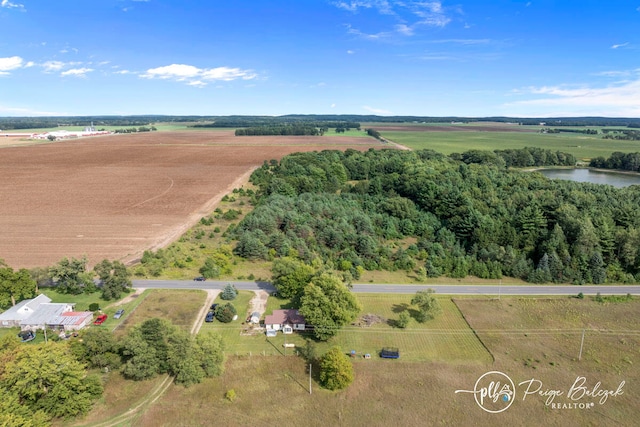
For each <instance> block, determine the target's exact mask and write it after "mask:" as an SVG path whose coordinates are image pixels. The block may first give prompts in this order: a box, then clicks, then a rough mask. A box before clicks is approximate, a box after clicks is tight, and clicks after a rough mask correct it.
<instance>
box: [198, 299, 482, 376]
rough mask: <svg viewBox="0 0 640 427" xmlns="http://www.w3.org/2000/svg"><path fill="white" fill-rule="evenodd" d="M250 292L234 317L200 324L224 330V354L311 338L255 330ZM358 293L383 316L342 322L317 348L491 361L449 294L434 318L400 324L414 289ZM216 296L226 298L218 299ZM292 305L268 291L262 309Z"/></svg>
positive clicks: (276, 349)
mask: <svg viewBox="0 0 640 427" xmlns="http://www.w3.org/2000/svg"><path fill="white" fill-rule="evenodd" d="M252 296H253V293H252V292H246V291H244V292H243V291H241V292H240V294H239V296H238V298H237V299H236V300H234V301H233V304H234V306H235V307H236V309H237V310H238V316H239V317H238V320H237V321H235V322H231V323H227V324H223V323H220V322H218V321H217V320H216V321H214V322H212V323H205V324H204V325H203V327H202V329H201V330H214V331H216V332H219V333H220V334H222V335H223V336H224V338H225V343H226V346H227V354H229V355H249V354H252V355H280V354H284V353H285V349H284V347H283V344H284V343H285V340H286V342H287V343H293V344H295V345H296V346H298V347H304V346H305V344H306V340H313V338H312V336H311V334H310V333H294V334H291V335H287V336H285V335H283V334H278V336H277V337H275V338H267V337H266V336H265V334H264V331H262V330H259V331H255V332H253V330H252V328H251V327H250V326H249V325H244V324H242V322H243V320H244V319H245V318H246V314H248V313H249V301H250V299H251V297H252ZM357 297H358V300H359V301H360V303H361V304H362V306H363V311H362V313H361V314H362V315H364V314H374V315H377V316H380V318H381V319H382V322H381V323H376V324H374V325H372V326H370V327H360V326H346V327H344V328H343V329H342V330H340V332H338V334H337V335H336V336H334V337H333V338H331V339H330V340H329V341H327V342H317V343H316V347H317V350H318V352H319V353H324V352H325V351H326V350H328V349H329V348H330V347H332V346H334V345H337V346H340V347H341V348H343V349H344V350H345V351H351V350H355V351H356V353H357V354H358V355H359V356H360V357H362V355H364V354H366V353H369V354H371V355H372V357H376V358H377V355H378V353H379V352H380V350H381V349H382V347H398V348H399V349H400V351H401V357H402V359H403V360H408V361H448V362H451V363H461V362H478V363H490V362H491V356H490V355H489V353H487V351H486V350H485V349H484V347H483V346H482V344H481V343H480V341H478V339H477V338H476V336H475V335H474V334H473V331H472V330H471V329H470V328H469V327H468V325H467V324H466V322H465V320H464V318H463V317H462V315H461V314H460V311H459V310H458V309H457V307H456V306H455V304H453V302H452V301H451V300H450V299H449V298H444V297H443V298H440V304H441V306H442V309H443V310H442V314H441V315H440V316H438V317H437V318H436V319H434V320H431V321H428V322H426V323H418V322H416V321H415V320H412V321H411V323H410V324H409V326H408V327H407V328H406V329H398V328H395V327H394V326H393V325H394V321H395V320H397V318H398V315H399V313H400V312H402V311H404V310H409V311H410V312H411V309H410V308H409V305H410V301H411V297H412V295H383V294H358V296H357ZM216 302H218V303H224V301H222V300H219V299H218V300H216ZM290 307H291V306H290V303H289V301H288V300H285V299H279V298H275V297H269V299H268V300H267V311H266V313H265V314H271V313H272V312H273V310H274V309H279V308H290ZM243 314H244V316H243ZM294 352H295V350H293V349H288V350H287V353H289V354H294ZM358 360H360V359H358Z"/></svg>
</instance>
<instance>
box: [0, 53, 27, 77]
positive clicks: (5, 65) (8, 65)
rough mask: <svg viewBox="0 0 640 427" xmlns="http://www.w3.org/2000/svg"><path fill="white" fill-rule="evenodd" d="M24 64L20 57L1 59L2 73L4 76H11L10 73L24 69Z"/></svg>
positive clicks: (0, 71)
mask: <svg viewBox="0 0 640 427" xmlns="http://www.w3.org/2000/svg"><path fill="white" fill-rule="evenodd" d="M22 62H23V59H22V58H20V57H19V56H10V57H7V58H0V73H2V74H3V75H6V74H9V73H8V71H11V70H15V69H16V68H20V67H22Z"/></svg>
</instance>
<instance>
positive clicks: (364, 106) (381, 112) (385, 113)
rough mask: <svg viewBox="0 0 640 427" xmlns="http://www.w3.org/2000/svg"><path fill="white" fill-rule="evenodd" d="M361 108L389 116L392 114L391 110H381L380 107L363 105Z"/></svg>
mask: <svg viewBox="0 0 640 427" xmlns="http://www.w3.org/2000/svg"><path fill="white" fill-rule="evenodd" d="M362 108H364V109H365V110H367V111H368V112H370V113H373V114H379V115H381V116H390V115H392V114H393V113H392V112H391V111H388V110H383V109H381V108H373V107H369V106H368V105H363V106H362Z"/></svg>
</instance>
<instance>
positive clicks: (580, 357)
mask: <svg viewBox="0 0 640 427" xmlns="http://www.w3.org/2000/svg"><path fill="white" fill-rule="evenodd" d="M583 345H584V329H583V330H582V340H581V341H580V354H579V355H578V360H581V359H582V346H583Z"/></svg>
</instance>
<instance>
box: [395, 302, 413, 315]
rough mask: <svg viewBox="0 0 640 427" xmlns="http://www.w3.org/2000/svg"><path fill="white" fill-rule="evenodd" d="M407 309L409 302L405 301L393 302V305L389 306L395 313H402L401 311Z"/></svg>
mask: <svg viewBox="0 0 640 427" xmlns="http://www.w3.org/2000/svg"><path fill="white" fill-rule="evenodd" d="M408 309H409V304H407V303H406V302H403V303H402V304H393V306H391V311H393V312H394V313H396V314H399V313H402V312H403V311H406V310H408Z"/></svg>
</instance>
